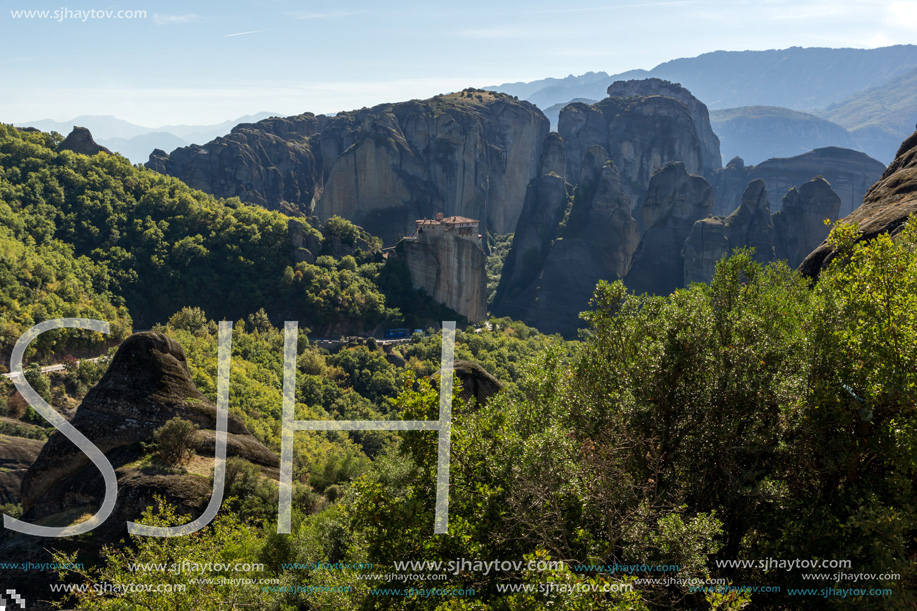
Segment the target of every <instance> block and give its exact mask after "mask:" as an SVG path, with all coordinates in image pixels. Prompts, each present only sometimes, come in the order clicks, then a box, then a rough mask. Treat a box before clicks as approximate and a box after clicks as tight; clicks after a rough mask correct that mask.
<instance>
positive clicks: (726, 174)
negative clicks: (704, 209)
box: [711, 157, 749, 216]
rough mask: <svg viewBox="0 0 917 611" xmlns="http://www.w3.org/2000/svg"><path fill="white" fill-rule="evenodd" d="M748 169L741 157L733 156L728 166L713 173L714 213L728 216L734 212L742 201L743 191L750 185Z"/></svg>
mask: <svg viewBox="0 0 917 611" xmlns="http://www.w3.org/2000/svg"><path fill="white" fill-rule="evenodd" d="M748 171H749V168H748V167H746V166H745V161H744V160H743V159H742V158H741V157H733V158H732V159H731V160H730V161H729V163H727V164H726V167H725V168H723V169H722V170H717V171H716V172H714V174H713V179H712V182H711V186H713V214H714V215H716V216H727V215H729V214H732V211H733V210H735V209H736V206H738V205H739V204H740V203H742V193H744V192H745V187H747V186H748V182H749V180H748Z"/></svg>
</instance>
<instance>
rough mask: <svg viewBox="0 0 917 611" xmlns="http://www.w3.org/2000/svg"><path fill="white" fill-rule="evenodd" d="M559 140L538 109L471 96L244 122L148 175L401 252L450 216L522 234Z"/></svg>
mask: <svg viewBox="0 0 917 611" xmlns="http://www.w3.org/2000/svg"><path fill="white" fill-rule="evenodd" d="M547 133H548V120H547V118H545V116H544V115H543V114H541V112H540V111H539V110H538V109H537V108H536V107H534V106H533V105H531V104H529V103H528V102H520V101H519V100H517V99H515V98H513V97H511V96H507V95H504V94H499V93H492V92H485V91H477V90H466V91H463V92H460V93H456V94H449V95H443V96H437V97H435V98H432V99H429V100H413V101H410V102H403V103H399V104H383V105H380V106H376V107H374V108H364V109H362V110H357V111H353V112H343V113H340V114H338V115H336V116H335V117H333V118H328V117H324V116H318V117H316V116H314V115H311V114H304V115H300V116H298V117H292V118H289V119H266V120H264V121H260V122H258V123H255V124H253V125H240V126H238V127H236V128H235V129H233V131H232V133H231V134H230V135H228V136H226V137H224V138H217V139H216V140H214V141H213V142H210V143H208V144H206V145H204V146H203V147H200V146H190V147H185V148H181V149H176V150H175V151H173V152H172V154H171V155H165V154H164V153H162V152H161V151H157V152H155V153H154V154H153V155H151V157H150V161H149V162H148V163H147V166H148V167H150V168H152V169H154V170H156V171H159V172H163V173H166V174H170V175H172V176H176V177H178V178H181V179H182V180H184V181H185V182H187V183H188V184H189V185H191V186H193V187H195V188H199V189H202V190H204V191H207V192H209V193H213V194H214V195H218V196H221V197H228V196H238V197H239V198H240V199H242V200H243V201H246V202H249V203H254V204H258V205H261V206H265V207H267V208H270V209H275V210H277V209H279V210H282V211H287V212H291V211H292V212H300V213H303V214H312V213H313V212H314V214H315V215H317V216H318V217H319V218H320V219H321V220H323V221H324V220H326V219H328V218H330V217H331V216H334V215H339V216H342V217H344V218H346V219H348V220H350V221H353V222H355V223H357V224H359V225H362V226H364V227H366V228H367V230H369V231H370V233H372V234H373V235H378V236H380V237H382V238H383V240H385V242H386V243H388V244H393V243H395V241H397V239H398V238H400V237H401V236H404V235H410V234H411V233H412V232H413V223H414V220H416V219H418V218H426V217H431V216H433V215H434V214H435V213H436V212H440V211H443V212H445V214H446V215H447V216H453V215H458V216H465V217H470V218H476V219H480V220H481V222H482V230H484V231H491V232H496V233H509V232H512V231H513V230H514V228H515V226H516V222H517V220H518V218H519V213H520V212H521V209H522V202H523V199H524V194H525V189H526V185H527V184H528V182H529V181H530V180H531V179H532V178H533V177H534V176H536V175H537V174H538V164H539V160H540V158H541V146H542V143H543V141H544V139H545V136H546V135H547Z"/></svg>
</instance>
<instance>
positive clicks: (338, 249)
mask: <svg viewBox="0 0 917 611" xmlns="http://www.w3.org/2000/svg"><path fill="white" fill-rule="evenodd" d="M58 144H59V136H57V135H56V134H55V135H53V136H52V135H49V134H44V133H41V132H37V131H20V130H17V129H15V128H12V127H9V126H0V218H2V225H0V242H2V244H3V249H2V255H0V257H2V258H0V280H2V282H0V304H3V308H2V311H0V334H2V335H0V351H2V352H4V353H7V354H8V353H9V350H10V349H11V344H12V342H14V341H15V339H16V338H18V337H19V335H20V334H21V333H22V331H24V330H25V329H27V328H28V327H30V326H31V325H32V324H35V323H36V322H39V321H41V320H46V319H48V318H55V317H64V316H85V317H92V318H100V319H103V320H108V321H110V322H113V323H116V325H115V326H116V327H117V333H118V336H117V337H116V338H115V339H118V338H120V337H123V332H124V331H125V330H127V329H129V328H130V326H131V323H133V325H134V326H135V327H141V328H143V327H150V326H152V325H153V324H155V323H157V322H160V323H161V322H165V321H166V320H167V319H168V318H169V316H171V315H172V314H173V313H174V312H176V311H178V310H180V309H181V308H183V307H186V306H191V307H200V308H203V309H204V310H205V311H206V312H207V313H208V315H209V316H211V317H212V318H215V319H220V318H224V317H225V318H229V319H238V318H242V317H244V316H247V315H248V314H250V313H253V312H256V311H257V310H259V309H261V308H264V309H265V310H266V311H267V312H268V314H269V315H270V316H271V317H272V319H274V320H280V319H297V320H300V321H301V324H302V325H303V326H305V327H310V328H312V329H313V330H323V329H331V330H335V331H337V332H340V331H341V330H360V329H370V328H373V327H375V326H376V325H378V324H380V323H381V322H382V321H383V320H391V321H393V322H394V323H401V322H402V320H403V319H402V315H401V312H399V311H398V310H395V309H393V308H391V307H388V306H387V305H386V296H385V295H384V294H383V292H382V290H381V289H380V288H379V281H380V275H381V274H382V270H383V267H384V263H383V261H382V258H381V256H380V254H379V242H378V240H376V239H375V238H372V237H371V236H369V235H368V234H366V233H365V232H364V231H363V230H361V229H359V228H358V227H355V226H353V225H352V224H351V223H349V222H347V221H344V220H343V219H332V220H331V221H329V222H328V224H327V225H326V227H325V228H324V229H323V231H319V230H318V229H315V228H314V227H311V226H309V224H308V223H306V222H305V221H304V220H302V219H290V218H289V217H286V216H284V215H282V214H279V213H277V212H269V211H266V210H263V209H261V208H259V207H255V206H248V205H244V204H241V203H240V202H239V200H238V199H235V198H232V199H227V200H218V199H215V198H214V197H212V196H209V195H206V194H204V193H202V192H200V191H196V190H193V189H190V188H189V187H187V186H186V185H184V184H183V183H181V182H180V181H178V180H176V179H174V178H170V177H166V176H162V175H160V174H157V173H156V172H153V171H150V170H147V169H144V168H142V167H139V166H138V167H135V166H132V165H131V164H130V163H129V162H128V161H127V160H126V159H124V158H123V157H120V156H113V155H107V154H104V153H103V154H98V155H94V156H92V157H87V156H85V155H79V154H75V153H72V152H70V151H58V150H57V149H56V147H57V145H58ZM291 224H296V225H297V226H293V225H291ZM294 240H295V242H296V243H295V244H294ZM306 251H307V252H306ZM392 276H395V277H397V274H391V273H389V274H387V276H386V277H387V278H388V277H392ZM383 280H385V279H384V278H383ZM388 284H389V285H391V286H392V287H394V289H395V290H397V291H406V292H407V293H411V294H413V295H414V296H415V299H413V301H415V302H416V303H417V304H419V305H421V306H422V305H424V304H425V303H426V302H425V301H424V300H423V299H416V294H414V292H413V290H412V289H411V287H410V285H409V284H408V286H404V283H403V282H401V283H400V284H399V283H397V282H393V281H391V278H389V282H388ZM396 297H397V299H396V300H398V301H400V302H402V303H404V304H406V305H409V306H410V305H411V302H412V298H411V297H409V296H407V295H400V294H399V295H397V296H396ZM411 322H413V321H411ZM63 337H65V336H63V335H61V336H59V337H58V339H57V340H52V339H42V340H40V341H39V343H38V344H37V347H38V348H39V349H40V350H41V351H43V352H48V351H51V350H55V349H58V348H62V346H61V345H60V342H62V341H64V340H63V339H61V338H63ZM66 337H71V336H66ZM54 341H57V342H58V345H56V346H55V345H53V344H54ZM65 343H66V342H65ZM71 343H73V342H71ZM70 348H71V349H72V348H73V346H72V345H71V346H70Z"/></svg>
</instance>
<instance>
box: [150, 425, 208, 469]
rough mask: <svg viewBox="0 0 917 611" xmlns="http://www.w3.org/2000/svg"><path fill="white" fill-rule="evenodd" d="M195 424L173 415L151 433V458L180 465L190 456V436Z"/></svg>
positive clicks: (167, 463) (195, 426) (195, 427)
mask: <svg viewBox="0 0 917 611" xmlns="http://www.w3.org/2000/svg"><path fill="white" fill-rule="evenodd" d="M196 430H197V425H196V424H193V423H191V422H189V421H187V420H183V419H181V418H179V417H178V416H175V417H174V418H172V419H171V420H169V421H168V422H166V423H165V424H164V425H162V426H161V427H159V428H158V429H156V432H155V433H153V442H152V444H151V447H152V450H153V458H154V459H155V460H156V461H157V462H160V463H164V464H166V465H171V466H174V465H180V464H181V463H183V462H185V461H186V460H188V459H189V458H190V457H191V451H192V450H191V437H192V435H193V434H194V431H196Z"/></svg>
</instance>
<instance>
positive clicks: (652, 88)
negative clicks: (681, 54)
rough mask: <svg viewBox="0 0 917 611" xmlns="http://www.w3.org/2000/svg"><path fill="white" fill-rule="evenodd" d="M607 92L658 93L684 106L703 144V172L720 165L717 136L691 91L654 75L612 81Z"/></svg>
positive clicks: (615, 94) (706, 173) (624, 94)
mask: <svg viewBox="0 0 917 611" xmlns="http://www.w3.org/2000/svg"><path fill="white" fill-rule="evenodd" d="M608 95H609V96H611V97H618V98H632V97H639V96H648V95H661V96H667V97H670V98H675V99H676V100H678V101H679V102H681V103H682V104H684V105H685V106H686V107H687V108H688V112H690V113H691V117H692V118H693V119H694V127H695V129H696V132H697V137H698V138H699V139H700V142H701V146H702V147H703V161H704V163H703V173H704V176H709V175H710V174H711V173H712V172H713V171H714V170H718V169H719V168H720V167H722V160H721V159H720V139H719V138H717V136H716V134H715V133H713V128H712V127H711V124H710V113H709V112H708V111H707V106H706V105H705V104H704V103H703V102H701V101H700V100H698V99H697V98H695V97H694V96H693V95H691V92H690V91H688V90H687V89H685V88H684V87H682V86H681V85H679V84H678V83H672V82H669V81H665V80H662V79H658V78H648V79H640V80H631V81H615V82H614V83H612V84H611V85H609V86H608Z"/></svg>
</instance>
